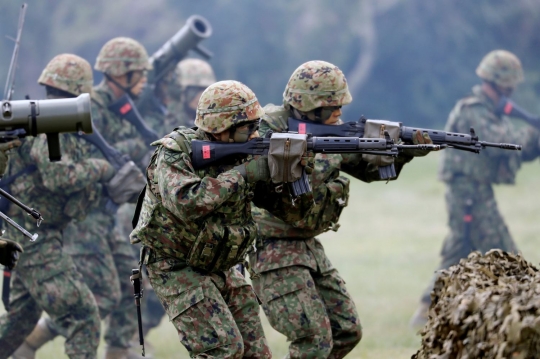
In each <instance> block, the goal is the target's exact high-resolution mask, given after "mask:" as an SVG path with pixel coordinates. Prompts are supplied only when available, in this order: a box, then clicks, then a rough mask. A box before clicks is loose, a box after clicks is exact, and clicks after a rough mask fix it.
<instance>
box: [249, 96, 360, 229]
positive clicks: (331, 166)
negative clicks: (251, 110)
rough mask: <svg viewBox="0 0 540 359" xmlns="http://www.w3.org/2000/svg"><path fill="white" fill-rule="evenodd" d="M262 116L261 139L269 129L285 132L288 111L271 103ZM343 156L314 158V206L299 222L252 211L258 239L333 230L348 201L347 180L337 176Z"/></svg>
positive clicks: (258, 210)
mask: <svg viewBox="0 0 540 359" xmlns="http://www.w3.org/2000/svg"><path fill="white" fill-rule="evenodd" d="M264 111H265V116H264V119H263V121H261V127H260V130H261V136H264V135H265V134H266V132H268V131H269V130H272V131H276V132H285V131H287V130H288V124H287V118H288V114H289V111H287V110H286V109H285V108H284V107H283V106H275V105H272V104H269V105H266V106H265V107H264ZM341 161H342V156H341V155H339V154H322V153H319V154H317V155H316V156H315V170H314V172H313V173H312V174H311V186H312V190H313V199H314V201H315V205H314V206H313V208H312V209H311V210H310V212H309V213H307V214H305V216H304V217H303V218H302V220H300V221H298V222H295V223H293V224H288V223H285V222H284V221H282V220H281V219H279V218H277V217H275V216H273V215H272V214H271V213H269V212H268V211H266V210H263V209H260V208H255V209H254V210H253V216H254V217H255V220H256V221H257V224H258V228H259V236H260V237H261V238H262V239H266V238H289V239H291V238H301V239H305V238H311V237H315V236H317V235H319V234H321V233H324V232H326V231H328V230H334V231H336V230H337V229H338V227H339V225H338V221H339V217H340V216H341V212H342V211H343V208H345V207H346V206H347V203H348V199H349V183H350V181H349V179H348V178H347V177H344V176H340V175H339V168H340V164H341Z"/></svg>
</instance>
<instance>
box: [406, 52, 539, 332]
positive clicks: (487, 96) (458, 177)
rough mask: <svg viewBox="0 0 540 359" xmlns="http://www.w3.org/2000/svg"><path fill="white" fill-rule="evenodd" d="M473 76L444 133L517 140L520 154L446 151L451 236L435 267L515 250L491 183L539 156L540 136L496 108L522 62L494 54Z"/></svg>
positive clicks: (418, 321)
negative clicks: (474, 254)
mask: <svg viewBox="0 0 540 359" xmlns="http://www.w3.org/2000/svg"><path fill="white" fill-rule="evenodd" d="M476 74H477V75H478V77H480V79H482V84H481V85H476V86H474V87H473V89H472V94H470V95H468V96H467V97H465V98H463V99H461V100H459V101H458V102H457V104H456V105H455V106H454V108H453V110H452V111H451V112H450V115H449V117H448V122H447V123H446V131H452V132H467V131H468V130H469V129H470V128H471V127H473V128H474V129H475V130H476V132H477V133H478V134H479V136H485V137H486V138H489V139H490V140H491V141H492V142H515V143H520V144H522V145H523V150H522V151H521V152H515V151H496V150H495V149H486V150H484V151H482V153H480V154H479V155H475V156H470V155H468V154H467V153H465V152H463V151H445V153H443V157H442V161H441V167H440V172H439V177H440V179H441V180H442V181H443V182H444V183H445V185H446V196H445V198H446V208H447V210H448V226H449V228H450V233H449V234H448V236H447V237H446V238H445V240H444V243H443V247H442V251H441V256H442V261H441V265H440V267H439V269H445V268H448V267H450V266H452V265H454V264H457V263H459V260H460V259H461V258H465V257H467V255H468V254H469V253H470V252H471V251H473V250H478V251H481V252H482V253H484V252H487V251H489V250H490V249H493V248H499V249H502V250H505V251H508V252H514V253H517V248H516V245H515V243H514V241H513V240H512V237H511V235H510V232H509V231H508V228H507V226H506V224H505V223H504V219H503V217H502V216H501V214H500V212H499V210H498V208H497V202H496V201H495V196H494V193H493V185H494V184H514V183H515V179H516V173H517V171H518V170H519V168H520V166H521V162H522V161H532V160H534V159H535V158H537V157H538V156H539V155H540V147H539V143H538V139H539V133H538V131H537V130H535V129H533V128H532V127H529V126H526V127H525V128H522V129H518V128H516V126H514V125H513V124H512V123H511V122H510V119H508V118H507V117H500V116H498V115H497V114H496V113H495V108H496V106H497V104H498V102H499V99H500V97H501V96H503V95H504V96H506V97H509V96H510V95H511V94H512V92H513V91H514V89H515V88H516V86H517V85H518V84H519V83H520V82H522V81H523V70H522V68H521V62H520V61H519V59H518V58H517V57H516V56H515V55H514V54H512V53H510V52H508V51H505V50H495V51H492V52H490V53H488V54H487V55H486V56H485V57H484V58H483V59H482V61H481V62H480V64H479V65H478V68H477V69H476ZM436 277H437V274H435V276H434V278H433V280H432V282H431V283H430V285H429V286H428V288H427V289H426V291H425V292H424V294H423V296H422V298H421V303H420V306H419V308H418V310H417V311H416V313H415V314H414V315H413V318H412V319H411V326H413V327H418V326H423V325H424V324H425V323H426V321H427V317H428V310H429V305H430V303H431V299H430V293H431V291H432V289H433V284H434V282H435V279H436Z"/></svg>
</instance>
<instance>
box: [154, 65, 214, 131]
mask: <svg viewBox="0 0 540 359" xmlns="http://www.w3.org/2000/svg"><path fill="white" fill-rule="evenodd" d="M171 79H172V80H173V82H172V83H171V84H170V85H169V104H168V106H167V107H168V109H169V111H168V115H167V118H166V123H167V124H171V128H174V127H178V126H186V127H193V125H194V121H195V110H193V109H190V108H189V106H188V105H189V102H191V100H192V99H193V97H194V96H196V94H197V93H198V92H200V91H202V90H204V89H205V88H207V87H208V86H210V85H211V84H213V83H214V82H216V76H215V75H214V71H213V70H212V67H211V66H210V64H209V63H208V62H206V61H204V60H201V59H184V60H182V61H180V62H179V63H178V65H176V69H175V70H174V76H172V77H171ZM154 128H155V127H154Z"/></svg>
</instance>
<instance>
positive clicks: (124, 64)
mask: <svg viewBox="0 0 540 359" xmlns="http://www.w3.org/2000/svg"><path fill="white" fill-rule="evenodd" d="M94 69H96V70H98V71H101V72H103V73H106V74H107V75H111V76H122V75H125V74H127V73H128V72H130V71H137V70H151V69H152V65H151V64H150V62H149V61H148V53H147V52H146V49H145V48H144V47H143V46H142V45H141V44H140V43H139V42H138V41H136V40H133V39H131V38H129V37H116V38H114V39H112V40H109V41H108V42H107V43H106V44H105V45H103V47H102V48H101V50H100V51H99V54H98V56H97V59H96V64H95V66H94Z"/></svg>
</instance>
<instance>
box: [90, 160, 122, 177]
mask: <svg viewBox="0 0 540 359" xmlns="http://www.w3.org/2000/svg"><path fill="white" fill-rule="evenodd" d="M86 162H88V163H90V164H91V165H92V166H93V167H94V168H95V169H96V171H98V172H99V173H100V178H99V180H100V181H102V182H107V181H109V180H110V179H111V178H113V177H114V175H115V173H116V171H115V170H114V167H113V166H112V165H111V164H110V163H109V162H108V161H105V160H102V159H100V158H89V159H87V160H86Z"/></svg>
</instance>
